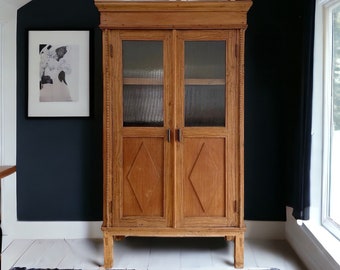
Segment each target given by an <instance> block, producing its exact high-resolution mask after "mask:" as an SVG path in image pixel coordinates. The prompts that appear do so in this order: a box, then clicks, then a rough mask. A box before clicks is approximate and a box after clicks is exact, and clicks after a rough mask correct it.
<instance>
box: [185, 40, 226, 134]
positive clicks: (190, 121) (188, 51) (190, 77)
mask: <svg viewBox="0 0 340 270" xmlns="http://www.w3.org/2000/svg"><path fill="white" fill-rule="evenodd" d="M184 61H185V64H184V65H185V70H184V77H185V78H184V83H185V126H187V127H192V126H225V112H226V96H225V91H226V81H225V78H226V42H225V41H185V43H184Z"/></svg>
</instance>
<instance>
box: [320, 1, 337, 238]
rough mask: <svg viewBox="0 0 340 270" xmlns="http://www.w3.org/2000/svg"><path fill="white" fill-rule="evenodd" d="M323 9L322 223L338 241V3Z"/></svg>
mask: <svg viewBox="0 0 340 270" xmlns="http://www.w3.org/2000/svg"><path fill="white" fill-rule="evenodd" d="M333 3H334V2H333ZM326 10H327V11H326V14H325V17H326V27H325V34H326V35H325V39H324V42H325V44H324V48H325V62H324V65H325V76H324V114H323V151H324V152H323V194H322V204H323V207H322V224H323V226H325V227H326V228H327V229H328V230H329V231H330V232H331V233H333V234H334V235H335V236H336V237H337V238H338V239H340V208H339V205H340V192H339V191H340V1H335V4H333V5H330V6H329V8H328V9H326Z"/></svg>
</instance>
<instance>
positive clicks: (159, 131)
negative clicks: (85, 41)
mask: <svg viewBox="0 0 340 270" xmlns="http://www.w3.org/2000/svg"><path fill="white" fill-rule="evenodd" d="M95 4H96V6H97V7H98V10H99V11H100V14H101V28H102V30H103V73H104V74H103V75H104V76H103V77H104V131H103V136H104V140H103V141H104V147H103V152H104V153H103V158H104V215H103V226H102V230H103V233H104V262H105V267H106V268H110V267H112V263H113V244H114V239H117V238H121V237H127V236H160V237H186V236H187V237H200V236H205V237H207V236H208V237H225V238H226V239H227V240H234V242H235V267H243V249H244V246H243V244H244V232H245V225H244V220H243V208H244V207H243V204H244V203H243V202H244V196H243V167H244V165H243V160H244V156H243V116H244V114H243V64H244V31H245V29H246V18H247V11H248V9H249V8H250V6H251V1H247V0H243V1H207V2H201V1H193V2H190V1H185V2H177V1H169V2H168V1H159V2H158V1H154V2H143V1H126V2H121V1H109V0H95Z"/></svg>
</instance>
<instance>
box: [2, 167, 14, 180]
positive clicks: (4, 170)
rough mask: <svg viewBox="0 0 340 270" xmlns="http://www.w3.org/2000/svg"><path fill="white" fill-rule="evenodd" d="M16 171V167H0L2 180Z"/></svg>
mask: <svg viewBox="0 0 340 270" xmlns="http://www.w3.org/2000/svg"><path fill="white" fill-rule="evenodd" d="M15 171H16V166H0V179H1V178H4V177H6V176H8V175H10V174H12V173H14V172H15Z"/></svg>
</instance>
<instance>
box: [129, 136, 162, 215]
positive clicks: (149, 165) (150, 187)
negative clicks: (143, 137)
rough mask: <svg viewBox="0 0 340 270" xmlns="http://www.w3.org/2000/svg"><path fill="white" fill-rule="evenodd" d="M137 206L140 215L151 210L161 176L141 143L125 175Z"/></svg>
mask: <svg viewBox="0 0 340 270" xmlns="http://www.w3.org/2000/svg"><path fill="white" fill-rule="evenodd" d="M127 179H128V182H129V184H130V186H131V188H132V190H133V194H134V196H135V198H136V200H137V203H138V206H139V208H140V210H141V212H142V213H144V212H145V211H147V210H148V209H150V208H152V207H153V205H152V203H153V199H154V198H155V196H156V197H157V196H158V192H156V189H157V187H158V186H159V184H160V181H161V180H162V179H161V176H160V174H159V172H158V171H157V168H156V166H155V164H154V162H153V160H152V156H151V154H150V152H149V151H148V149H147V148H146V146H145V144H144V143H143V142H142V143H141V145H140V147H139V150H138V152H137V154H136V156H135V159H134V161H133V163H132V165H131V168H130V170H129V172H128V175H127Z"/></svg>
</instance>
